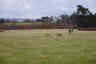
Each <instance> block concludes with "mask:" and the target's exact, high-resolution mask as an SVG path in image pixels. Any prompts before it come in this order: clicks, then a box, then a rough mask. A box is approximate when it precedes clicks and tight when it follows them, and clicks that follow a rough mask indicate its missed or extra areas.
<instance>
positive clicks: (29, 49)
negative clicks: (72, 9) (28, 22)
mask: <svg viewBox="0 0 96 64" xmlns="http://www.w3.org/2000/svg"><path fill="white" fill-rule="evenodd" d="M57 33H61V34H62V37H61V38H58V37H57V36H56V34H57ZM46 34H50V35H49V36H48V37H47V36H46ZM0 64H96V31H89V32H88V31H78V30H75V31H74V33H73V34H71V35H69V33H68V30H67V29H66V30H64V29H37V30H36V29H33V30H5V31H4V32H0Z"/></svg>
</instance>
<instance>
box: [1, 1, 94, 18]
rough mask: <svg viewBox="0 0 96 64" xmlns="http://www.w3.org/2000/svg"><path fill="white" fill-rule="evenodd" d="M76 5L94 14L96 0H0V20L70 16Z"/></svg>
mask: <svg viewBox="0 0 96 64" xmlns="http://www.w3.org/2000/svg"><path fill="white" fill-rule="evenodd" d="M78 4H80V5H83V6H84V7H87V8H89V9H90V11H91V12H93V13H95V12H96V0H0V18H39V17H42V16H58V15H60V14H65V13H66V14H72V12H74V11H75V10H76V6H77V5H78Z"/></svg>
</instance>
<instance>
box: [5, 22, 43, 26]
mask: <svg viewBox="0 0 96 64" xmlns="http://www.w3.org/2000/svg"><path fill="white" fill-rule="evenodd" d="M41 23H42V22H29V23H28V22H27V23H26V22H25V23H15V25H16V26H20V25H34V24H36V25H38V24H41ZM13 24H14V23H4V25H9V26H11V25H13Z"/></svg>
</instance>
